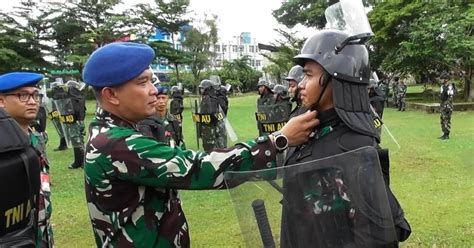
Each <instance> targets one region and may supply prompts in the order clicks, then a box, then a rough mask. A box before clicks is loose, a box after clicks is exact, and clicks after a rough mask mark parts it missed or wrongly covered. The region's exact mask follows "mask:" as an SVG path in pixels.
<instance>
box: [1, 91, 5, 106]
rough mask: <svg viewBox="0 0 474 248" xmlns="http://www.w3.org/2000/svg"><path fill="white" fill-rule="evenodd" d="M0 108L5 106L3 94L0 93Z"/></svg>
mask: <svg viewBox="0 0 474 248" xmlns="http://www.w3.org/2000/svg"><path fill="white" fill-rule="evenodd" d="M0 108H5V95H3V94H0Z"/></svg>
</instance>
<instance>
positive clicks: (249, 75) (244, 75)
mask: <svg viewBox="0 0 474 248" xmlns="http://www.w3.org/2000/svg"><path fill="white" fill-rule="evenodd" d="M249 60H250V57H248V56H243V57H241V58H238V59H234V60H233V61H224V63H223V66H222V69H220V70H219V71H218V74H219V76H221V80H222V82H224V83H228V84H230V85H232V86H233V87H234V88H238V89H240V90H239V91H249V90H250V91H252V90H254V89H255V86H256V85H257V82H258V79H259V78H260V77H261V76H262V73H261V72H259V71H257V70H255V69H253V68H252V67H251V66H250V65H249Z"/></svg>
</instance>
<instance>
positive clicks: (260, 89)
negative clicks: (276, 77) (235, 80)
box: [258, 85, 266, 95]
mask: <svg viewBox="0 0 474 248" xmlns="http://www.w3.org/2000/svg"><path fill="white" fill-rule="evenodd" d="M265 89H266V87H265V86H263V85H260V86H258V94H260V95H263V94H265Z"/></svg>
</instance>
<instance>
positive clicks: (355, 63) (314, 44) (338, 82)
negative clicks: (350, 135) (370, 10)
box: [294, 1, 378, 137]
mask: <svg viewBox="0 0 474 248" xmlns="http://www.w3.org/2000/svg"><path fill="white" fill-rule="evenodd" d="M341 4H342V3H341ZM345 4H349V5H350V4H354V2H351V1H346V2H345ZM332 7H333V6H331V7H329V8H328V9H330V8H332ZM344 9H345V10H348V11H351V8H347V6H345V7H344V6H343V10H344ZM357 10H358V11H359V13H360V16H359V17H356V18H360V19H365V20H362V21H366V22H367V23H366V24H368V21H367V17H366V15H365V12H364V10H363V6H362V4H361V3H360V6H357ZM342 12H343V15H344V16H343V17H344V20H346V21H347V20H352V19H351V18H354V13H352V12H350V13H348V12H347V11H346V12H345V11H342ZM334 13H336V15H334V16H332V17H329V16H328V15H327V14H328V10H326V19H327V20H328V26H330V27H331V28H335V27H342V28H347V27H348V26H350V24H351V23H349V22H346V23H344V24H343V25H341V24H340V23H338V22H337V21H339V20H336V21H334V20H332V19H331V18H338V15H337V13H340V12H336V11H335V12H334ZM339 16H340V15H339ZM330 21H334V23H329V22H330ZM368 25H369V27H368V30H370V24H368ZM352 28H353V29H352V30H344V31H342V30H336V29H328V30H322V31H318V32H317V33H316V34H314V35H313V36H312V37H310V38H309V39H307V40H306V42H305V43H304V45H303V48H302V49H301V52H300V54H299V55H297V56H296V57H295V58H294V59H295V62H296V64H298V65H301V66H303V67H304V66H305V63H306V62H307V61H313V62H316V63H317V64H318V65H319V66H321V67H322V69H323V71H324V72H323V75H322V76H321V78H320V85H321V87H322V91H321V93H320V95H319V96H317V98H316V99H317V100H316V101H317V102H316V104H315V106H311V107H312V108H316V109H317V108H318V107H319V102H320V100H321V98H322V96H323V94H324V92H325V90H326V87H327V86H328V85H329V84H332V102H333V106H334V109H335V110H336V112H337V114H338V116H339V118H341V120H342V121H343V122H344V123H345V124H346V125H347V126H348V127H349V128H350V129H352V130H353V131H355V132H359V133H363V134H366V135H370V136H373V137H378V134H377V131H376V130H375V128H374V125H373V121H372V115H371V110H370V104H369V96H368V92H367V86H368V84H369V79H370V76H371V75H370V74H371V72H370V64H369V53H368V50H367V47H366V46H365V44H364V43H365V41H366V40H367V39H368V38H369V37H370V36H371V35H372V33H371V30H370V32H369V31H360V30H359V29H358V27H357V26H356V27H352ZM354 32H355V34H354ZM306 107H308V106H306Z"/></svg>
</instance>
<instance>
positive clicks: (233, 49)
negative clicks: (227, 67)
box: [232, 45, 237, 53]
mask: <svg viewBox="0 0 474 248" xmlns="http://www.w3.org/2000/svg"><path fill="white" fill-rule="evenodd" d="M232 52H233V53H236V52H237V46H236V45H233V46H232Z"/></svg>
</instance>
